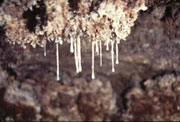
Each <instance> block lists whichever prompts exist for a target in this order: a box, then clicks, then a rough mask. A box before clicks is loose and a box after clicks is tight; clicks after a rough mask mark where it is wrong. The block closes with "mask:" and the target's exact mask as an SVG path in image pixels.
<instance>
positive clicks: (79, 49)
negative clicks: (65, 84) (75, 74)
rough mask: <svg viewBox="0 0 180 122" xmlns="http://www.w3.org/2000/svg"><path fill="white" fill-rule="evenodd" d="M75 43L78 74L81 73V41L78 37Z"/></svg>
mask: <svg viewBox="0 0 180 122" xmlns="http://www.w3.org/2000/svg"><path fill="white" fill-rule="evenodd" d="M77 41H78V42H77V43H78V46H77V47H78V48H77V49H78V69H79V72H81V71H82V66H81V40H80V37H79V36H78V38H77Z"/></svg>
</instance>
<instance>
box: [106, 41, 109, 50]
mask: <svg viewBox="0 0 180 122" xmlns="http://www.w3.org/2000/svg"><path fill="white" fill-rule="evenodd" d="M106 50H107V51H108V50H109V40H108V41H107V42H106Z"/></svg>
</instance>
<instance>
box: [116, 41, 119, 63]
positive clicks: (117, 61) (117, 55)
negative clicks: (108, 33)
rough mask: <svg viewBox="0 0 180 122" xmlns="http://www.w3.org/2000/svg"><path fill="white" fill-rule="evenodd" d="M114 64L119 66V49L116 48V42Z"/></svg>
mask: <svg viewBox="0 0 180 122" xmlns="http://www.w3.org/2000/svg"><path fill="white" fill-rule="evenodd" d="M116 64H119V47H118V42H116Z"/></svg>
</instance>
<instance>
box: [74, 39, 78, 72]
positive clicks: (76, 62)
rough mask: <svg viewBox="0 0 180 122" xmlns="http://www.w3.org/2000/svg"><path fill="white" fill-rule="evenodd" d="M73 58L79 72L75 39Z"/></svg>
mask: <svg viewBox="0 0 180 122" xmlns="http://www.w3.org/2000/svg"><path fill="white" fill-rule="evenodd" d="M74 59H75V65H76V72H77V73H79V67H78V57H77V44H76V40H75V42H74Z"/></svg>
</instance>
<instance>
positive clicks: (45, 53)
mask: <svg viewBox="0 0 180 122" xmlns="http://www.w3.org/2000/svg"><path fill="white" fill-rule="evenodd" d="M46 46H47V45H46V43H45V44H44V56H46V55H47V52H46Z"/></svg>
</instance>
